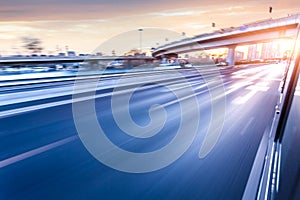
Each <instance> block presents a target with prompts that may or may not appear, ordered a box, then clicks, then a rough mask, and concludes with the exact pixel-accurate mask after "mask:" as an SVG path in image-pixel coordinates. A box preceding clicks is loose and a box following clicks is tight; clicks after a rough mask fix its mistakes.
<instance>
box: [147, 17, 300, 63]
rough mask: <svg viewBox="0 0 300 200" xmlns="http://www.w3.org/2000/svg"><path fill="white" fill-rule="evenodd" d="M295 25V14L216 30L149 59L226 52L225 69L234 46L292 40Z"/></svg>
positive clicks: (167, 47)
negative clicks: (190, 53)
mask: <svg viewBox="0 0 300 200" xmlns="http://www.w3.org/2000/svg"><path fill="white" fill-rule="evenodd" d="M299 21H300V14H295V15H291V16H288V17H284V18H279V19H267V20H262V21H256V22H253V23H249V24H244V25H242V26H240V27H230V28H225V29H220V30H218V31H215V32H213V33H205V34H201V35H197V36H195V37H192V38H187V39H183V40H180V41H176V42H172V43H169V44H166V45H164V46H160V47H158V48H156V49H154V50H153V53H152V55H153V56H154V57H156V58H162V57H171V56H174V55H175V56H176V55H178V54H182V53H188V52H193V51H199V50H209V49H216V48H228V55H227V62H228V64H229V65H234V61H235V60H234V55H235V47H236V46H238V45H247V44H254V43H262V42H270V41H273V40H275V39H281V38H295V36H296V35H297V34H298V32H299Z"/></svg>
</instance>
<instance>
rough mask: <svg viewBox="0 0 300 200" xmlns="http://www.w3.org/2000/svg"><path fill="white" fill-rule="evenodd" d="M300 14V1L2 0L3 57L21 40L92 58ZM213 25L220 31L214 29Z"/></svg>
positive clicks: (0, 48) (15, 50)
mask: <svg viewBox="0 0 300 200" xmlns="http://www.w3.org/2000/svg"><path fill="white" fill-rule="evenodd" d="M269 6H272V7H273V11H272V13H271V14H270V13H269ZM299 12H300V1H299V0H285V1H282V0H281V1H279V0H264V1H247V0H240V1H236V0H228V1H222V0H215V1H212V0H197V1H196V0H185V1H183V0H180V1H179V0H152V1H143V0H26V1H24V0H9V1H7V0H0V55H7V54H11V55H12V54H24V53H26V51H24V48H23V42H22V38H23V37H34V38H39V39H40V40H41V41H42V46H43V48H44V50H43V52H42V53H44V54H56V53H58V52H64V51H66V50H73V51H76V52H77V53H88V54H89V53H92V52H95V51H97V49H98V50H99V49H101V48H99V47H102V46H106V48H107V49H109V50H107V51H111V50H112V49H113V47H107V46H110V44H112V45H111V46H113V43H114V44H116V43H118V44H119V46H120V43H121V44H122V45H123V46H130V45H129V44H132V43H135V44H134V45H135V46H136V48H138V47H139V45H141V43H142V44H143V48H150V47H156V46H159V45H162V44H164V43H167V42H171V41H174V40H178V39H181V38H182V37H192V36H195V35H198V34H202V33H208V32H212V31H214V30H216V29H220V28H226V27H231V26H241V25H242V24H245V23H249V22H254V21H259V20H263V19H268V18H271V17H272V18H279V17H285V16H287V15H288V14H295V13H299ZM213 22H214V23H215V24H216V27H212V26H211V24H212V23H213ZM140 28H142V29H143V32H139V31H138V29H140ZM148 30H150V31H148ZM151 30H152V31H151ZM153 30H155V31H153ZM183 33H184V34H183ZM124 34H125V35H126V37H123V41H119V40H118V38H120V35H124ZM141 34H142V35H141ZM147 34H148V36H147ZM149 35H152V39H153V41H151V43H150V42H149V41H150V39H148V38H147V37H149ZM129 36H130V39H129ZM126 38H127V39H126ZM135 39H136V41H135V42H133V41H134V40H135ZM126 40H128V41H130V42H126ZM141 41H142V42H141ZM122 42H123V43H122ZM122 45H121V46H122ZM130 48H132V47H130Z"/></svg>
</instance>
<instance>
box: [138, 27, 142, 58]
mask: <svg viewBox="0 0 300 200" xmlns="http://www.w3.org/2000/svg"><path fill="white" fill-rule="evenodd" d="M138 31H139V33H140V34H139V35H140V51H141V53H142V32H143V29H142V28H139V29H138Z"/></svg>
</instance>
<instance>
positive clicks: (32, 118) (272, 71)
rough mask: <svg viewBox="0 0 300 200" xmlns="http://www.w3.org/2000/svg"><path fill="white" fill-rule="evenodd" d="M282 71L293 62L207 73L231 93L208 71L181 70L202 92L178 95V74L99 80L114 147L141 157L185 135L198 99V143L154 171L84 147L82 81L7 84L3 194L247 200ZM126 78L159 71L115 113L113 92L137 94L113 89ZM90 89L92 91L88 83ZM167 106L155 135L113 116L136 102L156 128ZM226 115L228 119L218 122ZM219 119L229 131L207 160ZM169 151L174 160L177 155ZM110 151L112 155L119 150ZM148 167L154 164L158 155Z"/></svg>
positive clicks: (2, 113)
mask: <svg viewBox="0 0 300 200" xmlns="http://www.w3.org/2000/svg"><path fill="white" fill-rule="evenodd" d="M283 71H284V65H282V64H271V65H252V66H241V67H238V68H233V69H222V70H220V76H219V77H216V75H215V74H213V73H210V72H207V73H205V74H206V75H205V76H207V77H209V78H212V80H214V78H217V79H221V80H222V82H223V84H222V85H218V86H216V88H224V93H223V94H222V96H216V95H214V94H213V93H210V92H211V91H210V89H209V87H208V86H207V83H206V80H205V78H204V76H203V75H202V76H201V75H199V74H198V72H196V71H195V70H189V69H185V70H181V71H180V74H181V75H182V76H184V77H185V80H187V81H188V83H189V84H190V87H191V88H192V89H193V91H194V95H192V96H191V97H186V98H179V99H178V97H177V96H176V93H174V91H170V89H169V88H168V87H165V86H164V85H166V86H170V87H172V88H173V89H174V90H175V91H178V92H182V93H183V94H185V91H186V90H187V88H186V86H185V85H184V84H183V83H182V82H181V81H180V80H178V79H176V78H172V72H168V73H166V72H165V73H162V72H161V73H153V74H149V73H148V74H141V75H138V74H135V75H128V76H124V75H122V76H113V77H108V78H102V79H100V83H99V88H98V90H97V92H96V96H97V98H96V100H95V110H96V113H97V114H96V115H97V118H98V121H99V124H100V125H101V127H102V129H103V131H104V132H105V134H106V136H107V137H108V138H109V139H110V140H111V141H112V142H113V143H114V144H115V145H117V146H119V147H121V148H122V149H125V150H127V151H131V152H135V153H145V152H152V151H156V150H159V149H161V148H163V147H164V146H166V145H167V144H168V143H169V142H170V141H171V140H172V139H173V138H174V137H175V135H176V132H177V130H178V128H179V126H180V118H181V113H182V112H185V114H187V116H188V119H187V120H188V121H190V123H191V124H193V123H194V121H193V120H194V119H195V118H196V117H197V116H194V114H193V113H195V111H194V110H193V109H196V106H195V105H193V104H190V105H189V108H190V109H187V110H185V111H182V110H180V106H179V104H180V103H181V102H182V101H187V102H188V101H189V100H190V98H196V100H197V102H198V107H199V110H196V111H197V112H198V111H199V114H200V120H199V122H198V121H196V123H198V129H197V130H196V131H197V132H196V136H195V138H194V140H193V141H192V143H191V146H190V147H189V148H188V149H187V150H186V151H185V152H184V153H183V155H182V156H181V157H179V158H178V159H176V160H175V161H174V162H173V163H171V164H169V165H167V166H166V167H164V168H162V169H158V170H155V171H152V172H147V173H127V172H122V171H118V170H115V169H113V168H111V167H109V166H106V165H104V164H103V163H101V162H100V161H98V160H97V159H96V158H95V157H93V156H92V155H91V154H90V153H89V151H88V150H87V149H86V148H85V146H84V145H83V143H82V141H81V140H80V137H79V136H78V132H77V130H76V126H75V124H74V119H73V113H72V99H71V98H72V92H73V84H74V81H73V82H72V81H69V82H61V84H58V83H56V84H53V83H52V84H51V83H43V84H41V85H39V86H38V87H37V85H35V87H31V86H30V85H23V86H22V87H19V86H18V87H17V88H16V86H9V87H8V86H7V87H2V91H1V93H0V102H1V105H0V152H1V153H0V199H151V200H153V199H231V200H234V199H241V198H242V196H243V192H244V189H245V187H246V184H247V181H248V177H249V174H250V171H251V168H252V165H253V162H254V159H255V156H256V152H257V149H258V147H259V144H260V141H261V139H262V137H263V135H264V134H268V132H269V130H270V127H271V124H272V119H273V117H274V112H275V105H276V102H277V100H278V88H279V84H280V81H281V77H282V73H283ZM121 77H123V78H124V77H125V79H126V81H125V82H127V83H131V82H134V80H143V79H147V80H149V78H145V77H151V78H150V79H151V80H153V82H152V83H151V82H149V81H148V82H145V84H144V85H143V86H140V87H139V88H138V89H136V90H134V92H133V93H132V95H131V97H130V99H129V101H128V102H127V101H125V100H124V105H123V103H122V101H118V102H119V103H120V102H121V103H120V104H118V105H117V106H116V107H114V108H113V109H112V98H114V97H112V95H116V98H117V99H119V100H120V99H121V100H122V99H126V97H127V95H128V93H129V92H132V90H131V89H130V88H131V87H136V85H131V86H128V87H126V85H124V86H122V87H121V92H120V91H119V92H117V93H113V90H112V88H114V86H115V85H116V84H118V80H119V79H120V78H121ZM157 80H160V84H159V85H158V84H156V82H157ZM163 80H166V81H163ZM101 84H102V85H101ZM83 88H84V89H86V90H88V89H89V84H87V85H86V86H83ZM0 89H1V88H0ZM85 95H87V96H88V95H89V92H87V93H85ZM216 99H217V100H218V99H225V107H224V108H225V112H223V110H222V108H221V109H219V110H218V109H217V110H214V108H215V107H214V103H212V102H214V100H216ZM87 101H88V100H87ZM188 103H189V102H188ZM127 104H128V106H127ZM158 104H159V105H162V107H163V108H164V113H165V114H166V121H165V123H164V126H163V127H162V129H161V130H160V131H159V133H157V134H156V135H154V136H153V137H149V138H136V137H131V136H130V135H128V134H124V133H123V132H122V129H121V128H120V127H119V125H118V123H117V122H116V121H115V119H114V114H118V112H121V111H122V108H124V107H126V106H127V107H128V109H129V112H130V115H131V118H132V120H133V121H134V122H135V123H136V124H138V125H139V126H141V127H143V126H147V124H149V123H151V119H150V116H149V109H150V108H151V106H153V105H158ZM217 108H219V107H217ZM197 109H198V108H197ZM114 112H115V113H114ZM221 112H222V113H221ZM189 113H191V114H189ZM216 113H217V115H216ZM87 115H88V114H87ZM121 116H122V114H121ZM222 116H224V117H225V120H224V122H223V121H222V119H221V121H218V120H220V119H217V118H220V117H222ZM83 117H84V116H83ZM86 119H89V116H86ZM214 120H217V122H221V123H220V124H219V126H221V127H222V132H221V135H220V137H219V138H218V140H217V143H216V144H215V145H214V146H213V148H212V150H211V151H209V153H208V154H207V155H205V156H204V157H201V158H199V150H200V148H201V146H202V145H203V141H204V140H205V136H206V134H207V131H208V128H209V126H210V124H214V123H213V122H215V121H214ZM212 128H214V127H212ZM169 153H170V156H172V153H173V152H169ZM104 154H107V156H109V155H110V152H109V151H107V152H104ZM118 162H126V161H124V160H122V159H120V160H119V161H118ZM143 164H145V165H148V164H149V165H151V161H149V163H143Z"/></svg>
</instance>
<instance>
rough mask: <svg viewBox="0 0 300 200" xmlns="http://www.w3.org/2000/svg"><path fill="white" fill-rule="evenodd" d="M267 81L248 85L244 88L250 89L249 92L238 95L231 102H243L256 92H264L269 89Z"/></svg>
mask: <svg viewBox="0 0 300 200" xmlns="http://www.w3.org/2000/svg"><path fill="white" fill-rule="evenodd" d="M268 84H269V83H268V82H261V83H256V84H255V85H250V86H248V87H247V88H246V89H247V90H250V92H249V93H247V94H246V95H244V96H239V97H237V98H236V99H234V100H233V101H232V103H233V104H244V103H246V102H247V101H249V99H251V98H252V97H253V96H254V95H255V94H256V93H257V92H259V91H260V92H266V91H268V90H269V89H270V87H269V86H268Z"/></svg>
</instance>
